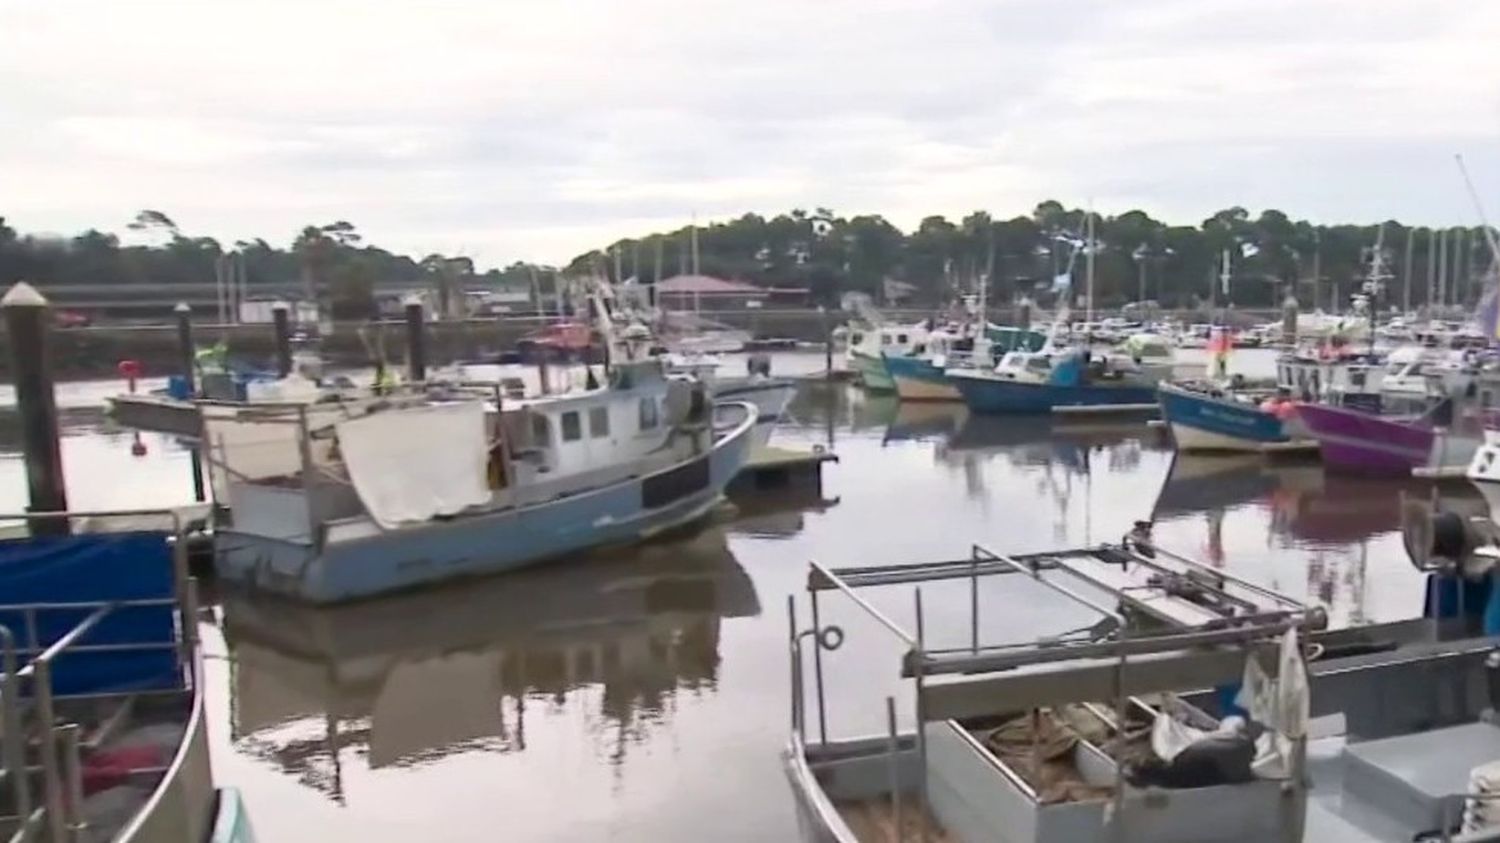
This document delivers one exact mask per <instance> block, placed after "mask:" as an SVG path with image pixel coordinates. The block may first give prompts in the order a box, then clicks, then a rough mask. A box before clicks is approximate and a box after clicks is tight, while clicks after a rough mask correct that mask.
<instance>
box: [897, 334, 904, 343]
mask: <svg viewBox="0 0 1500 843" xmlns="http://www.w3.org/2000/svg"><path fill="white" fill-rule="evenodd" d="M896 342H897V343H898V344H900V345H906V334H897V335H896Z"/></svg>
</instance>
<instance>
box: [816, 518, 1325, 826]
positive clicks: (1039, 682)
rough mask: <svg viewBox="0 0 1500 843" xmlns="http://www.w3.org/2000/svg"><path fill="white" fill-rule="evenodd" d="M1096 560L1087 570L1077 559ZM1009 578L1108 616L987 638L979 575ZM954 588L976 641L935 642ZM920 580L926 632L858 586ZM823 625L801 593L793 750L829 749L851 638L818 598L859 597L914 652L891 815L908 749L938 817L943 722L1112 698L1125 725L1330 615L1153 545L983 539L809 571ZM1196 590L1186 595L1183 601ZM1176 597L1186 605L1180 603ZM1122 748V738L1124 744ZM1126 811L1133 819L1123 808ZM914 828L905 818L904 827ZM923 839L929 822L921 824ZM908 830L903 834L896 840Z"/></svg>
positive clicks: (917, 612) (896, 747)
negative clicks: (927, 597)
mask: <svg viewBox="0 0 1500 843" xmlns="http://www.w3.org/2000/svg"><path fill="white" fill-rule="evenodd" d="M1079 560H1085V561H1086V562H1087V564H1074V563H1076V562H1078V561H1079ZM1127 566H1129V567H1132V568H1137V569H1139V570H1141V571H1142V572H1143V573H1144V576H1143V577H1142V578H1138V579H1134V580H1126V579H1124V578H1120V577H1116V578H1113V579H1112V578H1111V577H1110V576H1109V575H1108V572H1111V571H1113V570H1115V569H1116V568H1118V569H1119V570H1120V572H1121V573H1122V574H1123V572H1124V571H1125V569H1126V567H1127ZM997 575H1019V576H1024V577H1026V578H1027V580H1028V581H1031V582H1034V583H1037V584H1039V585H1041V586H1043V587H1045V588H1046V589H1047V590H1049V591H1051V592H1052V593H1054V594H1057V595H1060V596H1061V597H1062V598H1064V599H1065V600H1066V601H1068V602H1070V603H1072V604H1075V605H1077V606H1080V607H1082V608H1083V609H1084V610H1086V612H1087V613H1088V614H1089V615H1090V616H1093V617H1095V618H1096V620H1095V622H1094V623H1091V624H1088V625H1086V626H1082V627H1079V628H1077V629H1073V630H1068V631H1065V632H1063V633H1061V634H1059V635H1053V636H1050V637H1041V638H1036V639H1032V640H1027V641H1021V642H1015V641H1010V642H985V641H981V639H980V629H979V626H980V624H979V616H980V613H979V604H980V588H979V580H980V578H982V577H991V576H997ZM945 580H967V581H968V584H969V589H968V592H969V595H968V596H969V607H968V632H969V641H968V646H956V647H934V646H932V645H931V643H930V642H929V638H928V635H927V629H926V622H925V612H924V604H923V596H922V585H923V584H925V583H932V582H941V581H945ZM897 585H904V586H911V587H912V590H913V609H914V617H915V628H914V629H907V628H906V627H904V626H902V625H901V624H899V623H897V622H896V621H895V620H893V619H892V618H891V617H890V616H889V615H888V614H887V613H886V612H885V611H882V610H881V609H880V608H879V607H877V606H876V605H875V604H874V603H872V602H871V601H870V600H868V599H866V598H865V597H864V596H863V595H861V594H860V593H859V590H860V589H864V588H869V587H875V586H897ZM806 588H807V591H808V593H809V602H810V606H811V612H812V618H811V626H810V627H808V628H802V627H800V626H799V624H798V619H797V608H796V599H795V597H794V596H792V597H789V598H788V616H789V623H790V645H789V656H790V659H791V688H792V710H791V727H792V728H791V731H792V749H793V751H796V752H802V751H803V748H804V747H806V746H808V745H810V744H811V743H812V742H813V741H814V740H815V741H816V744H817V745H818V746H826V745H827V744H828V719H829V718H828V711H827V708H828V706H827V702H828V695H827V693H826V689H825V687H824V664H823V660H824V655H823V654H824V651H825V650H826V651H834V650H837V649H839V648H840V647H841V646H842V645H843V644H844V637H845V635H844V630H843V628H842V627H841V626H838V625H832V624H829V625H825V624H824V623H823V617H822V615H823V612H822V607H821V604H820V597H819V595H820V594H821V593H823V592H837V593H838V594H840V595H842V596H844V597H846V598H847V599H848V600H849V601H851V602H852V603H853V604H854V605H855V606H856V607H858V609H859V610H860V612H861V613H862V614H863V615H864V616H865V617H867V618H869V619H872V620H874V621H875V622H876V624H877V625H878V626H880V627H883V628H884V629H885V631H886V632H888V633H889V634H890V635H892V636H894V637H895V639H896V640H898V641H899V642H901V644H902V645H903V646H904V647H905V648H906V652H905V653H904V654H903V656H902V658H901V671H900V676H901V677H902V678H903V679H907V680H910V681H911V688H912V700H913V702H912V706H913V712H914V719H915V722H916V727H915V736H914V740H913V739H912V738H906V737H903V736H902V735H900V734H899V733H898V731H897V728H898V727H897V722H896V717H895V697H893V696H888V697H886V701H885V706H886V710H887V732H888V734H887V735H886V736H885V740H886V747H887V749H886V754H887V755H888V758H889V761H888V763H889V765H890V768H891V770H892V771H893V772H892V782H893V789H892V794H891V798H892V805H891V809H892V811H893V812H895V813H896V814H897V815H898V816H899V813H900V811H901V806H900V800H901V796H900V793H899V791H898V789H897V788H896V787H895V786H894V783H895V782H896V780H897V779H896V774H895V772H894V771H895V770H896V769H897V768H898V766H899V764H898V755H899V753H900V752H901V751H902V750H901V747H902V746H912V745H914V747H915V753H916V764H917V767H918V770H919V773H918V779H917V790H918V796H919V799H920V807H921V809H922V810H927V808H928V806H929V804H930V803H929V799H928V794H927V779H928V773H927V737H926V724H927V723H929V722H932V721H940V720H950V719H959V718H965V717H974V716H982V715H990V714H995V713H997V711H998V710H999V709H998V707H1003V708H1005V709H1006V710H1015V711H1020V710H1026V709H1031V710H1033V711H1035V710H1037V709H1040V708H1042V707H1045V706H1050V705H1058V704H1062V703H1069V702H1089V701H1100V700H1109V701H1113V703H1114V709H1115V717H1116V722H1118V723H1125V722H1126V712H1127V706H1128V704H1129V702H1130V700H1131V698H1132V697H1137V696H1139V695H1141V694H1147V693H1155V692H1164V691H1195V690H1200V689H1202V688H1207V687H1213V686H1214V685H1216V684H1221V683H1223V682H1226V681H1234V680H1236V679H1238V677H1239V675H1240V674H1241V673H1242V671H1243V669H1244V663H1245V659H1246V658H1247V657H1248V656H1250V655H1252V654H1254V655H1258V656H1261V659H1260V661H1261V662H1262V663H1263V666H1264V665H1266V664H1267V663H1270V664H1274V659H1273V658H1272V656H1273V654H1274V652H1275V646H1276V644H1277V642H1279V641H1280V640H1281V639H1282V637H1283V636H1284V635H1286V634H1287V633H1288V632H1289V631H1291V630H1306V631H1308V632H1311V631H1314V630H1318V629H1321V628H1322V627H1323V626H1324V625H1325V624H1326V618H1325V616H1324V613H1323V611H1322V610H1321V609H1320V608H1316V607H1309V606H1306V605H1304V604H1302V603H1301V602H1299V601H1297V600H1296V599H1294V598H1292V597H1290V596H1287V595H1284V594H1281V593H1279V592H1276V591H1274V590H1272V589H1268V588H1265V587H1263V586H1260V585H1257V584H1255V583H1252V582H1249V581H1246V580H1243V579H1240V578H1238V577H1234V576H1232V575H1229V574H1225V573H1223V572H1221V571H1218V570H1217V569H1215V568H1212V567H1211V566H1208V565H1206V564H1205V563H1202V562H1199V561H1197V560H1194V559H1191V558H1189V557H1187V556H1184V555H1182V554H1178V553H1175V552H1172V551H1170V550H1166V549H1164V548H1160V547H1155V546H1153V545H1151V544H1149V543H1148V542H1146V541H1142V540H1139V539H1137V540H1136V541H1128V540H1127V541H1126V542H1124V543H1122V544H1120V545H1101V546H1097V547H1089V548H1078V549H1072V550H1065V551H1058V552H1049V553H1036V554H1024V555H1006V554H1001V553H996V552H994V551H992V550H989V549H988V548H985V547H983V546H980V545H973V546H971V548H970V553H969V555H968V558H966V559H955V560H945V561H938V562H929V563H921V564H915V565H888V566H871V567H858V568H842V569H832V568H828V567H825V566H823V565H821V564H819V563H817V562H811V563H810V564H809V571H808V575H807V582H806ZM1150 594H1158V595H1167V596H1168V597H1173V598H1174V599H1176V598H1182V599H1191V600H1193V601H1195V602H1194V606H1198V605H1199V603H1201V604H1202V605H1203V606H1209V607H1214V612H1216V613H1217V614H1210V613H1209V611H1208V610H1207V609H1201V608H1200V609H1194V610H1193V611H1184V612H1178V613H1176V614H1174V613H1172V612H1171V611H1170V610H1169V609H1168V608H1166V607H1163V606H1162V605H1160V604H1159V603H1158V602H1153V601H1152V600H1151V598H1150ZM1183 595H1187V597H1183ZM1174 596H1175V597H1174ZM804 641H810V646H811V650H812V654H811V655H812V658H811V662H812V673H813V676H812V688H811V693H812V697H813V701H814V702H815V705H816V711H817V727H816V736H813V735H810V734H809V733H808V732H809V722H808V713H807V706H808V693H809V688H808V687H807V684H808V683H807V677H806V676H805V669H806V668H805V664H804V661H805V659H804V655H805V654H804ZM1116 739H1117V740H1124V733H1123V730H1122V731H1121V733H1120V735H1119V736H1118V737H1117V738H1116ZM1294 743H1296V745H1297V746H1298V750H1297V751H1296V752H1295V753H1294V755H1293V759H1292V765H1293V769H1292V770H1291V771H1290V772H1291V779H1290V780H1291V781H1293V782H1296V783H1297V784H1295V785H1293V788H1294V790H1295V792H1296V795H1297V796H1298V798H1299V799H1300V798H1302V797H1304V796H1305V793H1304V792H1303V791H1304V788H1302V787H1301V786H1300V784H1301V782H1302V772H1303V770H1302V765H1303V761H1302V758H1303V755H1302V753H1301V749H1300V747H1301V744H1300V743H1299V742H1294ZM1115 772H1116V781H1115V787H1114V789H1113V797H1112V798H1113V801H1114V804H1115V808H1114V810H1115V811H1117V812H1120V811H1123V810H1124V808H1125V805H1124V798H1125V797H1124V794H1125V790H1126V788H1125V787H1124V785H1123V780H1122V777H1123V765H1116V771H1115ZM1117 816H1123V815H1122V814H1117ZM901 827H902V826H900V825H899V822H898V824H897V825H896V828H898V829H900V828H901ZM919 828H922V829H923V831H922V833H923V835H924V836H925V834H926V828H925V824H919ZM898 833H899V832H898Z"/></svg>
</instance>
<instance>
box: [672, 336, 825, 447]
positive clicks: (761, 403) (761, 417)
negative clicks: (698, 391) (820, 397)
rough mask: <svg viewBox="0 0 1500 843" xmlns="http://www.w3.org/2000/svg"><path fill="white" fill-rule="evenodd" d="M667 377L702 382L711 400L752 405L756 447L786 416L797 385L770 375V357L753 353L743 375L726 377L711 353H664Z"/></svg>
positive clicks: (769, 436) (717, 360) (719, 360)
mask: <svg viewBox="0 0 1500 843" xmlns="http://www.w3.org/2000/svg"><path fill="white" fill-rule="evenodd" d="M664 362H665V363H666V367H667V372H668V373H669V374H681V375H690V376H692V377H693V378H696V379H697V380H700V381H702V382H703V383H704V384H705V385H706V386H707V387H708V392H709V395H711V396H712V397H713V399H714V400H715V401H745V402H748V403H750V404H752V405H754V406H755V435H754V442H755V446H756V447H764V446H765V445H766V443H768V442H769V441H770V439H771V434H772V432H773V431H774V430H775V428H776V423H777V422H779V421H781V418H782V417H783V416H784V415H786V408H787V405H789V404H791V403H792V397H793V396H794V395H796V393H797V382H796V381H795V380H792V379H791V378H778V377H774V376H773V375H772V374H771V358H770V357H769V356H766V355H763V354H753V355H751V356H750V357H748V358H746V360H745V373H744V374H742V375H739V374H729V373H727V372H725V371H724V362H723V360H721V359H720V358H719V356H718V355H714V354H668V355H666V357H665V358H664Z"/></svg>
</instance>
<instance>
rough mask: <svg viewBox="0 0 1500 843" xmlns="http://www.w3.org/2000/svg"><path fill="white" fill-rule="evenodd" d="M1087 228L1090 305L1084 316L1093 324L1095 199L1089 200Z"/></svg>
mask: <svg viewBox="0 0 1500 843" xmlns="http://www.w3.org/2000/svg"><path fill="white" fill-rule="evenodd" d="M1086 228H1087V229H1088V244H1087V246H1086V247H1085V248H1086V249H1087V250H1088V251H1087V252H1086V253H1085V254H1086V255H1087V257H1088V266H1087V268H1086V270H1085V275H1086V276H1087V279H1088V280H1087V281H1086V282H1085V289H1086V291H1087V295H1088V297H1089V303H1088V306H1087V307H1086V308H1084V314H1085V315H1084V317H1083V321H1085V322H1087V323H1089V324H1091V325H1092V324H1093V322H1094V203H1093V201H1090V202H1089V218H1088V225H1087V226H1086Z"/></svg>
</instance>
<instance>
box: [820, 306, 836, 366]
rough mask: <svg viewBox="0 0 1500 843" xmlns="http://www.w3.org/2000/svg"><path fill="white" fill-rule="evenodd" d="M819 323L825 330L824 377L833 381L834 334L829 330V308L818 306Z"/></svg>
mask: <svg viewBox="0 0 1500 843" xmlns="http://www.w3.org/2000/svg"><path fill="white" fill-rule="evenodd" d="M818 321H819V322H820V323H821V326H822V328H823V377H824V378H826V379H827V380H833V332H832V331H831V330H829V328H828V308H827V307H825V306H823V305H821V304H820V305H818Z"/></svg>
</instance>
